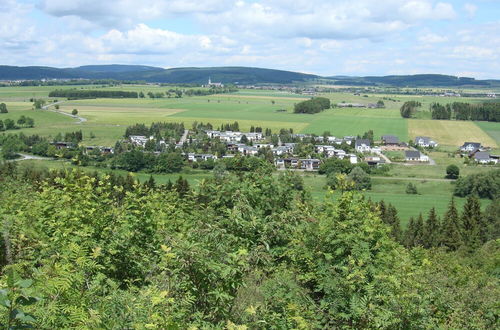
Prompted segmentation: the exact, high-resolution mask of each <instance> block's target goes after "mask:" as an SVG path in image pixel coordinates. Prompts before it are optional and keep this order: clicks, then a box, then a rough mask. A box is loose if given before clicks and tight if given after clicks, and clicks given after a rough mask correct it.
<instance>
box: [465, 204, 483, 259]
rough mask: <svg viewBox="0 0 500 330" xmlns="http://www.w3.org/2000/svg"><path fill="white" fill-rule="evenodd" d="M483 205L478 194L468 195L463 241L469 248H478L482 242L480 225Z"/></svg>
mask: <svg viewBox="0 0 500 330" xmlns="http://www.w3.org/2000/svg"><path fill="white" fill-rule="evenodd" d="M481 223H482V219H481V206H480V204H479V199H478V198H477V197H476V196H473V195H471V196H469V197H467V201H466V202H465V205H464V209H463V212H462V230H461V231H462V241H463V242H464V244H465V246H467V247H468V248H469V249H476V248H477V247H479V245H480V244H481V234H480V226H481Z"/></svg>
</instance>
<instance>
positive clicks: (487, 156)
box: [474, 151, 491, 160]
mask: <svg viewBox="0 0 500 330" xmlns="http://www.w3.org/2000/svg"><path fill="white" fill-rule="evenodd" d="M474 158H475V159H478V160H483V159H484V160H486V159H490V158H491V157H490V153H489V152H486V151H479V152H476V154H475V155H474Z"/></svg>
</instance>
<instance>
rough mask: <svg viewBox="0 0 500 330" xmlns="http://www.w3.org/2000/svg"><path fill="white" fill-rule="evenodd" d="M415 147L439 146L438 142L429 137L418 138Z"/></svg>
mask: <svg viewBox="0 0 500 330" xmlns="http://www.w3.org/2000/svg"><path fill="white" fill-rule="evenodd" d="M415 145H417V146H420V147H423V148H429V147H430V148H435V147H437V146H438V144H437V142H436V141H434V140H432V139H431V138H430V137H428V136H417V137H416V138H415Z"/></svg>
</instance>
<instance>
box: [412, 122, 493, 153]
mask: <svg viewBox="0 0 500 330" xmlns="http://www.w3.org/2000/svg"><path fill="white" fill-rule="evenodd" d="M497 125H498V124H497ZM408 131H409V135H410V138H412V139H413V138H415V137H416V136H430V137H432V138H434V139H436V141H438V143H439V144H441V145H450V146H460V145H462V144H463V143H464V142H466V141H471V142H480V143H481V144H483V145H485V146H489V147H493V148H496V147H498V145H497V143H496V142H495V140H494V139H493V138H492V137H491V136H489V135H488V134H486V132H485V131H483V130H482V129H481V128H480V127H479V126H477V125H476V124H475V123H474V122H472V121H455V120H420V119H414V120H408Z"/></svg>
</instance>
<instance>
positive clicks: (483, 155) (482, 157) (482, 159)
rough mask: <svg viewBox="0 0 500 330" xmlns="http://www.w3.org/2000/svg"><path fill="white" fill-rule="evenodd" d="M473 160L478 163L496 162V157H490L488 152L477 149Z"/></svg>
mask: <svg viewBox="0 0 500 330" xmlns="http://www.w3.org/2000/svg"><path fill="white" fill-rule="evenodd" d="M474 160H475V161H476V162H478V163H479V164H498V157H492V156H491V155H490V153H489V152H486V151H478V152H476V153H475V154H474Z"/></svg>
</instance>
